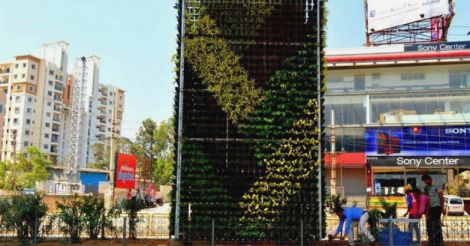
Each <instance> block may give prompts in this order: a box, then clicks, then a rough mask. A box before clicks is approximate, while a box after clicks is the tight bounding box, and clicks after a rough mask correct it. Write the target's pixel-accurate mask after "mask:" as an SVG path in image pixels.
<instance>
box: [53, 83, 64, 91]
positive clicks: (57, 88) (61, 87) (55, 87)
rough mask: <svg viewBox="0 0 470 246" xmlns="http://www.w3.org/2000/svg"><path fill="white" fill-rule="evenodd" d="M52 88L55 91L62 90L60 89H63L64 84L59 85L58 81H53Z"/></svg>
mask: <svg viewBox="0 0 470 246" xmlns="http://www.w3.org/2000/svg"><path fill="white" fill-rule="evenodd" d="M54 89H55V90H56V91H60V92H62V91H64V86H63V85H61V84H59V83H55V86H54Z"/></svg>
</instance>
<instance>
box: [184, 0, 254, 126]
mask: <svg viewBox="0 0 470 246" xmlns="http://www.w3.org/2000/svg"><path fill="white" fill-rule="evenodd" d="M220 34H221V31H220V30H219V28H217V26H216V23H215V21H214V20H213V19H211V18H210V17H209V15H207V14H205V11H204V8H201V13H200V15H199V16H198V18H197V20H196V21H195V22H194V24H193V27H192V28H190V29H189V30H188V36H190V37H189V38H186V39H185V40H184V43H185V45H186V49H185V54H184V56H185V59H186V60H187V61H188V63H190V64H191V66H192V69H193V70H194V71H195V72H196V73H197V74H198V76H199V78H201V79H202V82H203V83H204V84H205V85H206V86H207V89H208V90H209V91H210V92H212V93H213V95H214V97H215V98H216V100H217V103H218V105H219V106H220V107H221V108H222V110H223V111H224V112H226V113H227V115H228V117H229V118H230V119H231V120H232V122H234V123H238V122H239V121H240V120H243V119H245V118H247V117H248V115H249V114H250V113H251V112H253V111H254V110H255V107H256V106H257V105H259V104H260V103H261V102H262V101H263V96H262V91H261V89H260V88H257V87H256V85H255V82H254V80H252V79H249V78H248V74H247V72H246V70H245V69H244V68H243V67H242V66H241V65H240V62H239V61H240V57H239V56H237V55H236V54H235V53H234V52H233V51H232V50H231V49H230V47H229V45H228V44H227V42H226V41H225V40H224V39H222V38H220V37H219V35H220Z"/></svg>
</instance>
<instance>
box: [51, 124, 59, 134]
mask: <svg viewBox="0 0 470 246" xmlns="http://www.w3.org/2000/svg"><path fill="white" fill-rule="evenodd" d="M52 131H53V132H59V131H60V125H59V124H57V123H53V124H52Z"/></svg>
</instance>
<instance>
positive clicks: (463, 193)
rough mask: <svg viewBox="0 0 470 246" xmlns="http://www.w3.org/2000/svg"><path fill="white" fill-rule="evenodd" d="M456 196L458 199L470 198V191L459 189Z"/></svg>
mask: <svg viewBox="0 0 470 246" xmlns="http://www.w3.org/2000/svg"><path fill="white" fill-rule="evenodd" d="M457 195H458V196H460V197H470V189H459V190H458V191H457Z"/></svg>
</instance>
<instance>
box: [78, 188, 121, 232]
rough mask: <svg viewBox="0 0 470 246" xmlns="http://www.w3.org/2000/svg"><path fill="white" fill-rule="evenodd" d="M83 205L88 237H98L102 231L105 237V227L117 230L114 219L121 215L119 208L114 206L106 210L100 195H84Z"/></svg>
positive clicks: (82, 209)
mask: <svg viewBox="0 0 470 246" xmlns="http://www.w3.org/2000/svg"><path fill="white" fill-rule="evenodd" d="M81 205H82V206H81V208H80V209H81V211H82V212H83V215H84V226H85V229H86V232H87V233H88V238H90V239H96V238H98V235H99V234H100V233H101V238H105V229H110V230H115V227H114V225H113V223H112V219H113V218H115V217H117V216H118V215H119V213H120V211H119V210H118V209H115V208H112V209H110V210H109V211H106V209H105V207H104V200H103V198H101V197H99V196H98V195H91V196H85V197H83V203H82V204H81Z"/></svg>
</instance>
